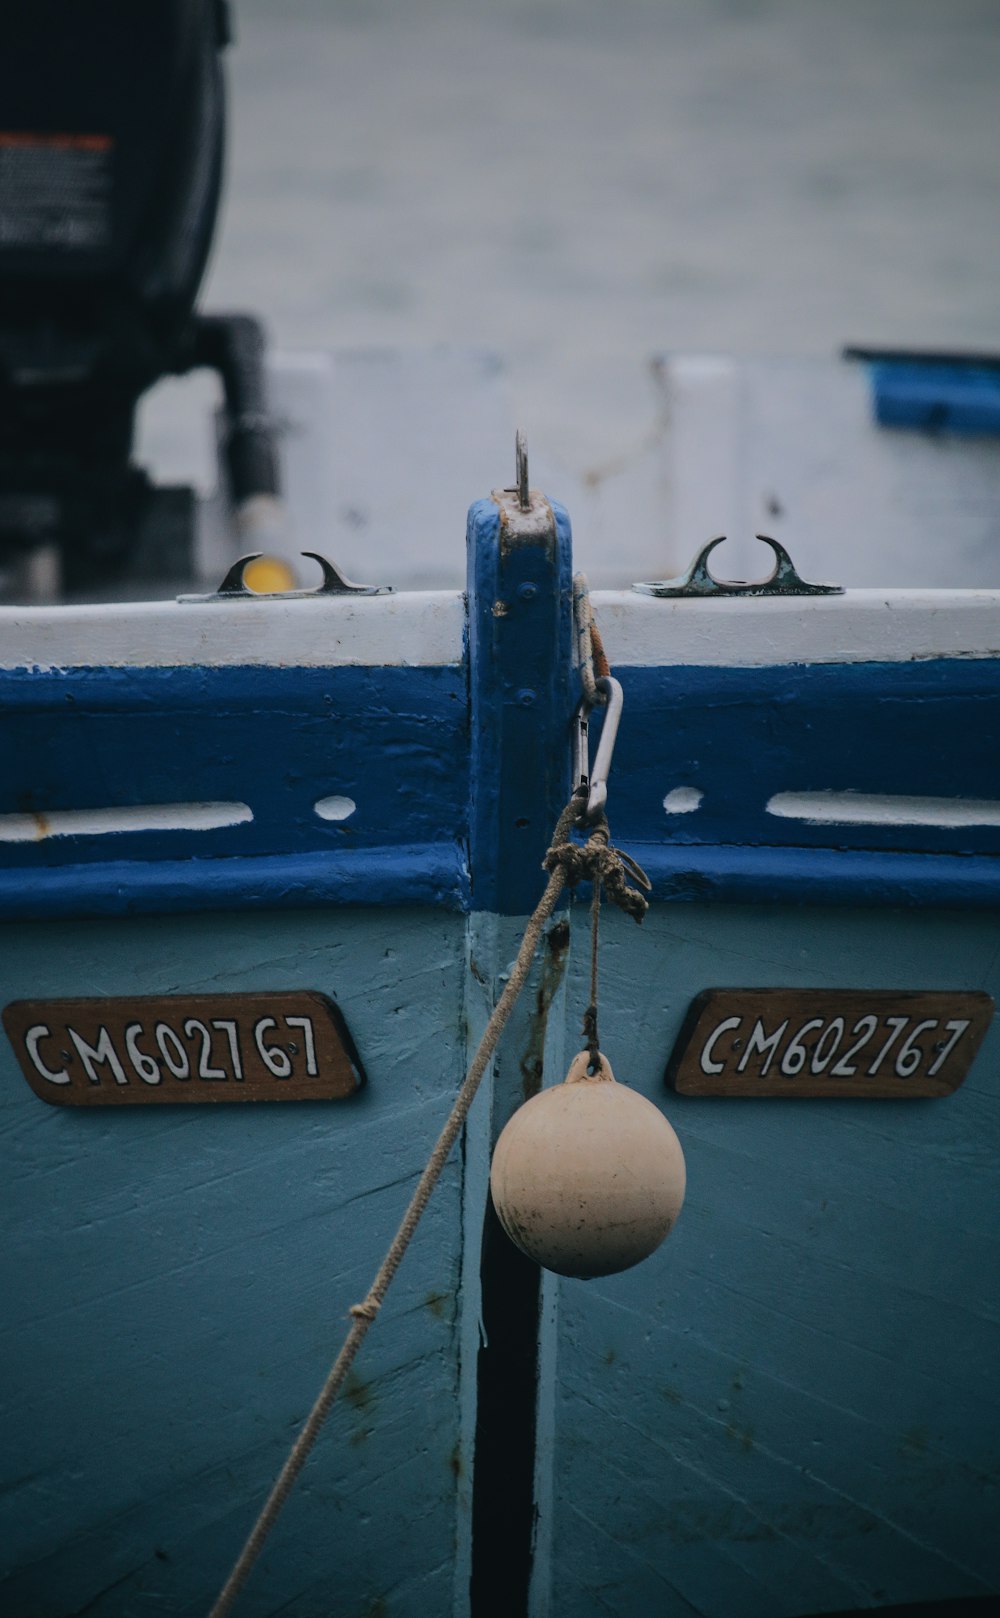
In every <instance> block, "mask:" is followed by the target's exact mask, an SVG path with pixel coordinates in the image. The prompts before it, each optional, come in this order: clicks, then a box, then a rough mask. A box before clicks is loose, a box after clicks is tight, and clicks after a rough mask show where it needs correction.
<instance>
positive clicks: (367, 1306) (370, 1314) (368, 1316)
mask: <svg viewBox="0 0 1000 1618" xmlns="http://www.w3.org/2000/svg"><path fill="white" fill-rule="evenodd" d="M381 1307H382V1305H381V1303H380V1302H379V1300H378V1299H377V1298H366V1299H365V1301H364V1303H352V1304H351V1307H350V1309H348V1311H347V1313H348V1314H349V1315H352V1316H353V1317H354V1319H355V1320H367V1321H368V1323H369V1325H371V1322H372V1321H373V1320H374V1319H375V1316H376V1315H377V1314H378V1312H379V1310H380V1309H381Z"/></svg>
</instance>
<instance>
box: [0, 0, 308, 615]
mask: <svg viewBox="0 0 1000 1618" xmlns="http://www.w3.org/2000/svg"><path fill="white" fill-rule="evenodd" d="M228 41H229V21H228V12H227V7H226V5H225V3H224V0H141V3H137V0H92V3H90V4H88V5H80V4H79V0H33V3H32V4H31V5H30V6H27V5H26V6H15V7H11V8H9V11H8V14H7V16H6V19H5V25H4V41H3V50H2V53H0V571H2V570H6V571H7V572H8V574H10V573H11V571H13V573H14V575H17V574H18V571H19V570H20V574H21V576H22V577H23V576H25V574H26V571H30V565H31V559H32V558H33V557H35V558H37V557H39V556H41V555H45V556H46V557H47V558H48V559H49V576H50V578H51V579H52V580H53V581H54V582H53V583H51V584H50V585H49V587H48V590H45V591H42V592H41V593H43V594H45V593H48V594H55V595H59V594H68V595H72V594H73V593H74V592H83V593H86V592H87V591H88V590H89V589H91V588H99V587H103V586H105V585H106V584H107V583H109V582H110V583H111V584H112V586H114V583H115V581H121V580H122V579H128V578H129V577H132V578H136V577H142V578H144V579H148V578H155V577H157V576H159V577H161V578H166V577H171V578H175V577H178V576H183V575H185V574H188V573H190V570H191V551H192V545H193V531H194V513H195V501H194V494H193V491H191V490H190V489H181V490H178V489H157V488H155V487H154V486H153V485H152V483H151V482H150V479H149V478H148V476H147V474H146V473H145V472H144V471H143V470H142V469H141V468H140V467H139V466H137V465H135V464H134V462H133V460H132V452H133V440H134V427H135V417H136V409H137V405H138V403H139V401H140V399H141V398H142V396H143V394H145V393H146V391H147V390H148V389H149V388H151V387H152V386H153V385H154V384H155V383H156V382H158V381H159V380H160V379H161V378H162V377H165V376H176V375H181V374H184V373H186V372H188V371H191V370H193V369H195V368H197V367H202V366H207V367H210V368H211V369H213V370H215V371H217V372H218V373H219V375H220V376H221V378H222V383H223V393H224V431H223V458H224V461H225V465H226V469H227V476H228V484H229V495H230V498H231V501H232V504H233V507H234V509H235V510H236V511H237V512H238V511H239V510H240V508H245V506H246V503H247V502H248V501H252V500H254V499H255V498H256V497H259V496H265V497H273V496H275V495H276V494H277V461H276V454H275V445H274V433H273V429H272V424H271V421H270V419H269V416H268V411H267V406H266V399H265V389H264V375H263V357H264V341H263V334H262V331H261V328H260V326H259V324H258V322H257V321H256V320H255V319H253V318H252V317H251V316H247V315H217V316H211V315H203V314H199V313H197V312H195V308H194V305H195V298H196V295H197V292H198V288H199V285H200V283H201V280H202V276H203V273H204V270H205V264H206V260H207V258H208V253H209V248H210V245H211V240H212V233H213V229H214V226H215V220H216V215H217V212H218V206H219V197H220V190H221V180H222V164H223V146H224V122H225V97H224V83H223V75H222V67H221V53H222V51H223V49H224V48H225V46H226V44H227V43H228ZM28 593H29V594H30V593H31V591H30V590H29V592H28Z"/></svg>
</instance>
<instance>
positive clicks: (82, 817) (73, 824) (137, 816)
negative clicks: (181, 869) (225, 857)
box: [0, 803, 253, 843]
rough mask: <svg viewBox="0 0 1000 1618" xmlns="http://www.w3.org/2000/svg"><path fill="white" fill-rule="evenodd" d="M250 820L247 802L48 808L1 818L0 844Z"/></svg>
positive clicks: (213, 828) (211, 826)
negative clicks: (46, 810)
mask: <svg viewBox="0 0 1000 1618" xmlns="http://www.w3.org/2000/svg"><path fill="white" fill-rule="evenodd" d="M252 819H253V810H252V809H251V808H250V805H249V804H246V803H140V804H123V805H122V806H121V807H119V808H110V809H51V810H49V811H48V812H43V811H42V810H39V811H38V812H37V813H35V814H27V815H26V814H18V815H0V843H40V842H44V841H46V840H47V839H48V838H49V837H108V836H112V835H114V834H117V833H120V832H142V831H161V832H162V831H216V830H217V829H218V828H219V827H220V826H240V825H243V824H245V822H247V821H249V820H252Z"/></svg>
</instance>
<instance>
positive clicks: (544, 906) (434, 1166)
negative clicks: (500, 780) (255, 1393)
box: [209, 796, 582, 1618]
mask: <svg viewBox="0 0 1000 1618" xmlns="http://www.w3.org/2000/svg"><path fill="white" fill-rule="evenodd" d="M581 807H582V804H581V800H580V798H579V797H577V796H574V797H573V798H572V799H571V800H570V802H569V803H568V804H567V805H566V808H565V809H564V810H563V812H562V814H561V815H560V817H559V822H558V824H557V826H556V829H555V833H554V836H553V839H552V841H553V849H551V850H550V856H551V855H552V854H553V853H554V852H555V850H556V849H557V848H559V847H560V846H562V847H569V848H575V845H574V844H570V843H567V842H566V839H567V837H568V835H569V832H570V830H571V829H572V827H573V826H574V824H575V823H576V821H577V820H578V819H579V815H580V810H581ZM546 864H547V868H548V869H549V880H548V882H547V883H546V886H545V892H544V893H543V894H542V897H541V899H540V900H539V902H538V905H537V908H536V909H535V911H534V914H533V915H532V917H531V920H530V921H529V922H528V925H527V927H526V928H525V933H524V938H523V939H522V941H521V947H520V949H519V950H518V953H517V960H516V961H515V963H514V968H513V970H512V972H511V974H510V977H509V978H508V979H507V983H506V985H505V987H504V991H503V993H502V995H501V996H500V999H499V1000H498V1001H497V1003H496V1005H495V1006H494V1008H493V1013H492V1015H491V1017H490V1020H489V1022H488V1023H487V1025H486V1031H485V1033H484V1034H483V1037H482V1039H481V1040H480V1042H479V1049H478V1050H477V1051H476V1054H475V1056H474V1057H473V1059H472V1063H471V1065H470V1067H469V1071H468V1073H467V1074H466V1077H465V1081H464V1083H463V1084H462V1088H461V1089H460V1090H459V1092H458V1095H457V1096H456V1098H455V1104H454V1106H453V1107H452V1109H451V1112H450V1113H449V1115H448V1119H447V1122H446V1123H445V1126H444V1128H443V1129H442V1131H441V1133H440V1135H439V1136H438V1139H437V1144H436V1146H435V1147H434V1150H433V1152H432V1153H431V1156H430V1158H429V1160H428V1163H427V1167H426V1168H425V1169H424V1172H423V1173H422V1174H421V1176H420V1179H419V1181H418V1183H417V1188H416V1190H415V1191H414V1193H413V1196H412V1197H411V1199H410V1205H409V1207H408V1208H407V1210H406V1213H405V1214H404V1215H403V1220H402V1223H401V1224H400V1227H399V1229H398V1230H397V1232H396V1234H395V1236H394V1237H393V1240H392V1244H391V1246H390V1247H389V1250H388V1252H387V1253H386V1255H385V1258H384V1259H383V1260H382V1265H381V1268H380V1269H379V1271H378V1274H377V1275H376V1277H375V1279H374V1281H373V1282H372V1284H371V1287H370V1288H369V1291H368V1296H367V1297H366V1298H365V1300H364V1302H363V1303H356V1304H355V1305H354V1306H353V1308H352V1309H351V1311H350V1313H351V1315H352V1316H353V1323H352V1325H351V1328H350V1330H349V1331H348V1333H347V1336H346V1337H345V1338H344V1344H343V1347H342V1348H341V1350H340V1353H339V1354H338V1355H337V1358H336V1359H335V1360H334V1362H333V1364H332V1366H331V1367H330V1371H329V1374H328V1376H327V1379H326V1381H325V1382H324V1384H323V1387H322V1389H321V1391H320V1394H319V1397H318V1398H317V1400H316V1403H315V1404H314V1405H313V1407H312V1409H311V1410H310V1412H309V1415H308V1416H307V1418H306V1421H305V1423H304V1425H303V1427H302V1430H301V1432H300V1433H299V1435H298V1437H297V1438H296V1440H295V1442H294V1444H293V1445H292V1448H291V1450H290V1451H289V1454H288V1459H287V1460H286V1461H285V1464H284V1466H283V1467H282V1468H281V1471H280V1472H279V1473H278V1476H277V1478H276V1479H275V1482H274V1485H273V1487H272V1489H271V1493H270V1494H269V1495H268V1497H267V1500H266V1501H265V1502H264V1505H263V1508H262V1509H261V1512H260V1515H259V1517H258V1518H257V1521H256V1522H255V1523H254V1525H253V1528H252V1529H251V1530H250V1534H249V1536H248V1537H247V1541H246V1544H245V1545H244V1547H243V1549H242V1551H241V1552H240V1554H239V1556H238V1558H237V1560H236V1562H235V1564H234V1566H233V1570H232V1572H231V1573H230V1575H229V1577H228V1578H227V1580H226V1582H225V1584H224V1585H223V1587H222V1590H221V1591H220V1592H219V1595H218V1597H217V1599H216V1602H215V1605H214V1606H213V1607H212V1609H211V1611H210V1613H209V1618H225V1614H227V1613H228V1612H230V1611H231V1610H232V1607H233V1603H234V1602H235V1600H236V1597H237V1596H238V1595H239V1593H240V1591H241V1590H242V1588H243V1586H244V1584H245V1583H246V1581H247V1578H248V1577H249V1575H250V1572H251V1569H252V1568H253V1565H254V1563H255V1562H256V1560H257V1558H258V1556H259V1555H260V1553H261V1551H262V1549H263V1547H264V1541H265V1540H266V1539H267V1536H268V1534H269V1533H270V1532H271V1529H272V1528H273V1527H274V1524H275V1521H276V1520H277V1517H278V1513H279V1512H280V1511H281V1508H282V1506H283V1505H284V1503H285V1501H286V1500H287V1499H288V1496H289V1494H290V1493H291V1491H292V1487H293V1485H294V1483H295V1480H296V1478H297V1477H298V1475H299V1473H300V1472H301V1470H302V1468H303V1466H304V1465H305V1463H306V1460H307V1459H308V1457H309V1452H310V1450H311V1449H312V1447H313V1445H314V1444H315V1442H316V1439H317V1438H318V1437H319V1432H320V1428H321V1427H322V1426H323V1423H324V1421H325V1420H326V1418H327V1416H328V1415H329V1413H330V1407H331V1406H332V1404H333V1402H334V1400H335V1399H336V1397H337V1394H338V1393H339V1392H340V1389H341V1387H342V1386H343V1382H344V1378H345V1377H346V1376H347V1373H348V1371H349V1370H350V1368H351V1366H352V1364H353V1363H354V1359H355V1357H356V1355H357V1352H358V1349H359V1348H360V1347H361V1344H362V1342H363V1341H364V1338H365V1334H366V1332H367V1331H368V1328H369V1326H370V1325H371V1324H372V1322H373V1320H374V1319H375V1317H376V1315H377V1314H378V1311H379V1309H380V1307H381V1304H382V1300H383V1298H384V1297H385V1295H386V1293H387V1292H388V1290H389V1287H390V1285H391V1283H392V1279H393V1277H394V1276H395V1274H396V1271H397V1270H398V1269H399V1266H400V1264H401V1262H402V1259H403V1255H404V1254H405V1252H406V1249H407V1248H408V1247H409V1245H410V1242H411V1240H412V1238H413V1233H414V1231H415V1230H416V1228H417V1225H418V1224H419V1223H420V1218H421V1215H422V1214H423V1212H424V1209H425V1208H426V1206H427V1204H428V1202H429V1201H430V1196H431V1192H432V1191H433V1190H434V1187H435V1185H436V1184H437V1182H438V1180H439V1179H440V1177H441V1172H442V1170H443V1168H444V1166H445V1163H446V1162H447V1159H448V1156H449V1153H450V1152H451V1148H452V1147H453V1145H454V1144H455V1141H456V1139H457V1137H458V1135H459V1133H460V1131H461V1129H462V1126H463V1124H464V1123H465V1120H466V1117H467V1116H468V1112H469V1108H470V1107H471V1105H472V1102H473V1100H474V1098H475V1094H476V1091H477V1090H478V1088H479V1084H480V1081H481V1079H482V1077H483V1074H484V1072H485V1071H486V1065H487V1063H488V1062H489V1060H490V1057H491V1056H492V1055H493V1052H494V1050H495V1049H496V1046H497V1041H498V1040H499V1038H500V1035H501V1033H502V1032H503V1028H504V1025H505V1024H506V1022H507V1019H508V1018H509V1016H510V1014H511V1012H512V1011H513V1009H514V1004H515V1002H516V1000H517V997H518V995H519V994H520V993H521V990H522V989H523V988H524V985H525V982H526V981H527V977H528V973H529V972H530V970H531V963H532V961H533V959H534V955H535V950H536V949H537V948H538V940H539V938H540V937H541V932H542V928H543V927H544V925H545V923H546V921H548V919H549V917H550V916H551V914H552V912H553V910H554V909H555V905H556V900H557V899H558V897H559V894H560V893H561V891H562V889H563V887H564V886H565V884H566V882H567V880H570V881H571V882H572V881H578V880H579V877H577V876H574V877H569V878H567V870H566V864H565V863H564V862H560V861H558V860H557V861H555V862H554V863H553V864H552V865H548V860H547V861H546Z"/></svg>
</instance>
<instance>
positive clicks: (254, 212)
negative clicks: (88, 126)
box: [204, 0, 1000, 456]
mask: <svg viewBox="0 0 1000 1618" xmlns="http://www.w3.org/2000/svg"><path fill="white" fill-rule="evenodd" d="M233 11H234V17H235V24H236V45H235V48H234V49H233V50H232V51H231V52H230V53H229V57H228V72H229V82H230V95H231V101H230V108H231V124H230V151H229V161H228V186H227V193H226V203H225V209H224V214H223V219H222V228H221V231H220V235H219V239H218V245H217V248H216V252H215V256H214V261H213V266H212V270H211V276H210V281H209V285H208V289H207V295H206V298H205V300H204V301H205V303H206V304H212V305H216V306H223V305H226V306H242V307H246V308H251V309H257V310H259V311H260V312H261V313H262V314H263V315H264V317H265V318H266V320H267V322H268V325H269V327H270V329H271V332H272V334H273V336H274V338H275V339H276V341H277V342H278V343H279V344H280V345H282V346H286V347H303V346H314V345H320V346H329V347H334V348H337V347H344V346H348V347H351V346H370V345H376V346H392V347H415V346H426V345H429V344H436V343H446V344H453V345H461V346H467V347H470V346H471V347H477V348H485V349H491V350H494V351H495V352H497V353H498V354H500V355H501V356H502V357H503V358H504V359H505V361H506V362H507V363H508V366H509V369H510V375H511V381H512V387H513V389H514V393H515V397H516V401H517V408H518V410H519V412H520V413H521V414H522V415H523V416H524V417H525V418H526V419H527V420H530V422H531V425H532V430H533V433H534V435H535V437H538V436H539V435H542V436H544V437H545V438H546V439H547V440H552V439H554V440H555V441H556V442H555V443H553V444H552V446H551V447H552V448H553V449H555V448H556V447H559V448H561V449H562V450H564V451H565V452H567V453H570V454H573V455H574V456H576V455H584V456H586V455H588V454H592V453H600V452H601V449H602V448H603V450H605V451H606V450H608V449H611V450H613V448H614V445H615V441H616V440H617V439H619V438H622V437H623V435H624V438H625V439H627V435H628V433H629V432H630V431H631V430H632V429H633V427H634V425H635V423H634V422H633V421H632V420H631V419H630V416H629V406H628V399H627V397H623V396H622V394H623V389H622V387H621V386H612V387H611V388H610V389H609V388H608V380H609V379H608V373H609V372H611V373H615V372H618V371H620V370H621V367H622V366H623V362H627V361H628V360H630V359H631V360H641V359H643V358H644V357H645V356H647V355H648V354H650V353H651V352H653V351H655V350H664V349H675V350H676V349H681V350H705V351H710V352H719V351H721V352H732V353H737V354H747V353H776V354H810V355H827V354H833V353H835V352H836V351H837V350H838V348H839V347H840V345H841V344H842V343H844V342H845V341H849V340H853V341H867V342H875V343H886V344H888V343H898V344H917V345H945V346H948V345H958V346H971V347H977V348H987V349H989V348H1000V206H998V204H1000V163H998V154H1000V5H998V4H997V0H946V3H945V0H280V3H278V0H236V4H235V5H234V8H233ZM609 391H610V394H611V398H610V399H609V398H608V392H609ZM627 392H628V390H627V388H626V389H625V390H624V393H625V394H626V395H627ZM636 403H637V404H638V400H637V401H636ZM623 411H624V416H623Z"/></svg>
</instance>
